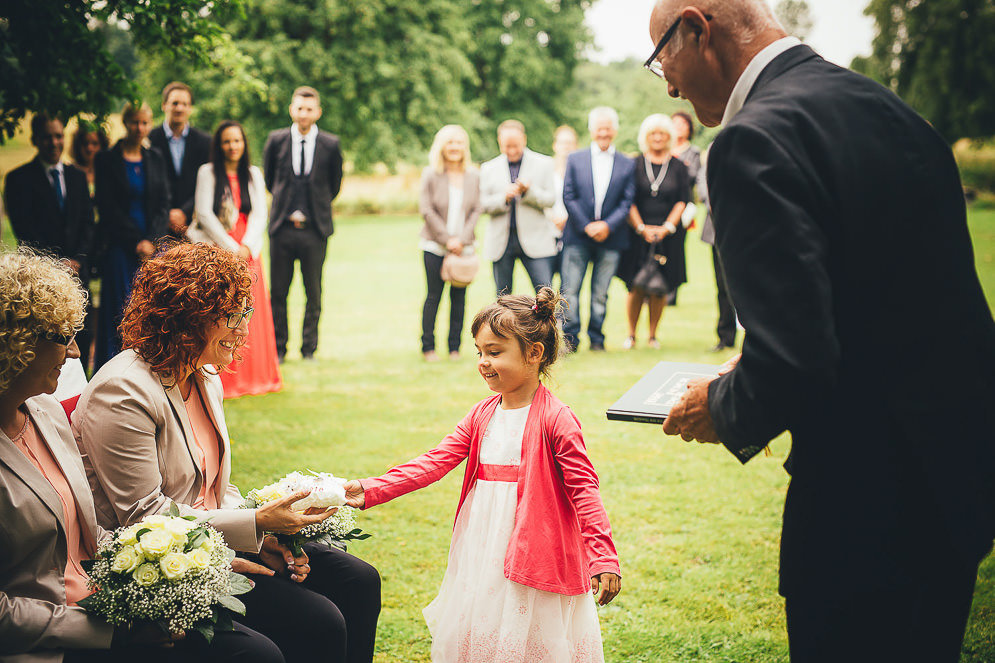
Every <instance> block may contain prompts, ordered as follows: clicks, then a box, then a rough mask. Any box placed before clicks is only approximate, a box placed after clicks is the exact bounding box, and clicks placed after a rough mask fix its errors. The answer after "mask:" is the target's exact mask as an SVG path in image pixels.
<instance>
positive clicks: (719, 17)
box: [649, 0, 787, 127]
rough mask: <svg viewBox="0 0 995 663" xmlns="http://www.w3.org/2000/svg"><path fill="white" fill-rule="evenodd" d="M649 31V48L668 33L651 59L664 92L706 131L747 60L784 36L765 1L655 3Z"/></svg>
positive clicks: (717, 119)
mask: <svg viewBox="0 0 995 663" xmlns="http://www.w3.org/2000/svg"><path fill="white" fill-rule="evenodd" d="M649 27H650V38H651V39H652V40H653V43H654V44H659V43H660V41H661V39H662V38H663V36H664V35H665V34H667V33H668V31H671V29H673V30H672V32H671V36H670V37H669V39H668V40H667V41H666V43H665V45H664V46H663V48H661V49H660V52H659V54H658V55H657V61H658V62H659V64H660V66H661V68H662V69H663V74H664V78H666V81H667V91H668V92H669V93H670V96H672V97H682V98H685V99H687V100H689V101H690V102H691V104H692V105H693V106H694V109H695V112H696V113H697V115H698V119H699V120H700V121H701V123H702V124H704V125H705V126H709V127H712V126H716V125H718V124H719V122H720V121H721V120H722V114H723V111H724V110H725V106H726V102H727V101H728V100H729V95H730V94H731V93H732V89H733V87H734V86H735V85H736V81H737V80H739V76H740V75H741V74H742V73H743V70H744V69H746V66H747V65H748V64H749V63H750V60H752V59H753V56H755V55H756V54H757V53H759V52H760V51H761V50H763V49H764V48H765V47H766V46H768V45H769V44H771V43H772V42H774V41H776V40H778V39H780V38H781V37H785V36H787V34H786V33H785V32H784V29H783V28H781V26H780V24H779V23H778V22H777V19H776V18H774V14H773V12H772V10H771V8H770V6H769V5H768V4H767V2H766V0H658V1H657V3H656V6H655V7H654V8H653V13H652V14H651V15H650V26H649Z"/></svg>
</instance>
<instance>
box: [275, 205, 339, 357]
mask: <svg viewBox="0 0 995 663" xmlns="http://www.w3.org/2000/svg"><path fill="white" fill-rule="evenodd" d="M327 247H328V240H327V239H326V238H323V237H321V236H320V235H319V234H318V232H317V231H316V230H315V229H314V226H307V227H305V228H301V229H297V228H294V226H293V225H292V224H290V223H286V224H284V225H282V226H280V228H279V229H277V231H276V234H274V235H270V241H269V270H270V271H269V273H270V304H271V306H272V308H273V327H274V331H275V335H276V352H277V354H278V355H279V356H280V357H283V356H284V355H285V354H287V295H288V294H289V293H290V284H291V282H292V281H293V279H294V263H295V262H297V261H300V263H301V278H302V279H303V281H304V295H305V298H306V303H305V305H304V328H303V331H302V333H301V354H302V355H304V356H305V357H306V356H309V355H313V354H314V351H315V350H316V349H317V348H318V320H319V319H320V318H321V271H322V268H323V267H324V265H325V250H326V249H327Z"/></svg>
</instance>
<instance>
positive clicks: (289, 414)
mask: <svg viewBox="0 0 995 663" xmlns="http://www.w3.org/2000/svg"><path fill="white" fill-rule="evenodd" d="M970 220H971V225H972V234H973V237H974V240H975V252H976V256H977V262H978V268H979V273H980V274H981V277H982V280H983V283H984V284H985V287H986V290H987V294H988V298H989V302H995V257H993V256H995V211H991V210H974V211H972V214H971V219H970ZM482 226H483V224H482ZM419 227H420V222H419V220H418V219H417V218H415V217H411V216H383V217H372V216H367V217H339V218H338V219H337V220H336V229H337V230H336V234H335V236H334V237H333V238H332V239H331V241H330V243H329V253H328V260H327V263H326V266H325V274H324V283H325V294H324V304H325V308H324V313H323V316H322V320H321V329H320V338H321V340H320V347H319V349H318V358H319V361H317V362H313V363H311V362H302V361H300V360H299V358H298V357H299V355H298V354H297V348H298V347H299V336H298V335H299V328H300V319H301V315H302V298H303V295H302V291H301V289H300V284H299V282H298V283H295V285H294V290H293V291H292V301H291V320H292V321H293V322H292V325H291V329H292V334H295V335H294V336H292V339H291V351H290V355H289V356H288V362H287V363H286V364H284V367H283V368H284V380H285V387H284V389H283V391H282V392H280V393H277V394H270V395H266V396H258V397H243V398H241V399H236V400H233V401H229V402H228V403H227V404H226V410H227V417H228V425H229V428H230V430H231V434H232V439H233V448H234V477H233V479H234V481H235V483H237V484H238V485H239V486H240V487H241V488H242V489H243V491H244V490H247V489H249V488H252V487H257V486H260V485H262V484H264V483H268V482H270V481H271V480H273V479H275V478H277V477H279V476H282V475H283V474H284V473H286V472H288V471H290V470H294V469H301V468H311V469H315V470H323V471H331V472H334V473H335V474H336V475H339V476H347V477H362V476H369V475H375V474H379V473H381V472H383V471H384V470H386V469H387V468H389V467H390V466H392V465H394V464H396V463H399V462H402V461H404V460H407V459H408V458H410V457H412V456H414V455H416V454H418V453H420V452H422V451H424V450H426V449H428V448H430V447H431V446H433V445H434V444H435V443H436V442H437V441H438V440H439V439H440V438H441V437H442V436H443V435H445V434H446V433H448V432H449V431H450V430H451V429H452V428H453V427H454V425H455V424H456V423H457V422H458V421H459V419H460V418H461V417H462V416H463V415H464V414H465V413H466V412H467V410H469V409H470V407H471V406H472V405H473V404H474V403H475V402H476V401H478V400H479V399H481V398H484V397H486V396H487V395H488V394H489V392H488V390H487V389H486V387H485V385H484V384H483V381H482V380H481V379H480V377H479V376H478V375H477V373H476V370H475V364H474V357H473V346H472V339H470V338H469V337H468V336H467V337H465V339H464V355H463V358H461V359H460V360H458V361H445V362H440V363H438V364H425V363H424V362H423V361H422V359H421V355H420V352H419V349H420V348H419V340H418V339H419V335H420V329H419V327H420V309H421V304H422V301H423V297H424V288H425V286H424V274H423V268H422V265H421V257H420V254H419V252H418V250H417V248H416V244H417V232H418V229H419ZM3 237H4V239H5V241H7V242H9V241H10V234H9V228H6V227H5V228H4V230H3ZM687 247H688V254H689V257H688V260H689V270H690V283H689V284H688V285H686V286H684V287H683V288H682V289H681V292H680V300H679V305H678V306H677V307H675V308H673V309H670V310H668V311H667V312H666V313H665V316H664V320H663V322H662V324H661V332H662V333H661V334H660V335H659V336H660V339H661V342H662V344H663V348H662V349H661V350H658V351H652V350H648V349H645V337H646V333H645V330H641V332H640V337H639V343H640V346H639V349H637V350H634V351H631V352H623V351H621V350H620V347H621V342H622V339H623V337H624V334H625V332H624V318H623V308H622V304H623V297H624V288H623V287H622V286H621V284H620V283H618V282H616V283H614V284H613V285H612V290H611V293H610V299H609V311H608V319H607V323H606V332H607V345H608V349H609V352H607V353H603V354H592V353H589V352H586V351H584V350H582V351H581V352H580V353H578V354H577V355H575V356H572V357H570V358H569V359H567V360H565V361H564V362H562V364H560V365H558V366H557V367H556V369H555V371H554V379H553V381H552V382H551V383H550V387H551V388H552V389H553V391H554V392H555V393H556V394H557V395H558V396H559V397H560V398H561V399H562V400H563V401H564V402H566V403H568V404H569V405H571V406H572V407H573V409H574V411H575V412H576V413H577V415H578V417H579V418H580V420H581V422H582V423H583V425H584V431H585V439H586V441H587V445H588V449H589V452H590V455H591V457H592V459H593V461H594V463H595V465H596V467H597V468H598V471H599V473H600V476H601V482H602V495H603V498H604V501H605V504H606V507H607V509H608V513H609V516H610V518H611V520H612V525H613V529H614V533H615V539H616V543H617V545H618V549H619V554H620V556H621V561H622V568H623V590H622V593H621V595H620V596H619V597H618V598H617V599H616V600H615V602H614V603H612V604H611V605H610V606H608V607H606V608H602V609H600V617H601V625H602V632H603V635H604V641H605V653H606V657H607V659H608V660H609V661H613V662H617V663H621V662H626V663H630V662H639V661H643V662H661V661H668V662H669V661H682V662H684V661H688V662H690V661H708V662H716V663H718V662H731V661H735V662H737V663H748V662H757V663H760V662H763V663H774V662H778V661H787V642H786V637H785V627H784V617H783V605H782V601H781V599H780V598H779V597H778V596H777V592H776V585H777V552H778V537H779V529H780V514H781V506H782V503H783V500H784V494H785V489H786V487H787V483H788V476H787V475H786V474H785V472H784V471H783V469H782V468H781V462H782V461H783V459H784V457H785V456H786V455H787V452H788V449H789V444H790V441H789V439H788V438H787V436H782V437H781V438H779V439H778V440H776V441H775V442H774V443H773V444H772V449H773V451H774V455H773V456H772V457H770V458H764V457H758V458H756V459H754V460H753V461H751V462H750V463H749V464H748V465H747V466H746V467H743V466H741V465H740V463H739V462H738V461H737V460H735V459H734V458H733V456H732V455H731V454H729V453H728V452H726V451H725V450H724V449H723V448H721V447H716V446H699V445H697V444H691V445H689V444H685V443H684V442H682V441H681V440H680V439H678V438H667V437H665V436H664V435H663V434H662V433H661V431H660V429H659V428H658V427H655V426H645V425H637V424H622V423H616V422H609V421H607V420H606V419H605V415H604V411H605V408H606V407H607V406H608V405H610V404H611V403H612V402H613V401H614V399H615V398H616V397H617V396H618V395H619V394H621V393H622V392H623V391H625V389H627V388H628V387H629V386H630V385H631V384H632V383H633V382H634V381H635V380H636V379H637V378H638V377H639V376H641V375H642V374H643V373H645V372H646V370H648V368H649V367H650V366H651V365H652V364H653V363H655V362H656V361H659V360H661V359H670V360H677V361H692V362H717V361H718V360H720V359H722V358H724V357H716V356H714V355H710V354H707V353H706V352H705V349H706V348H708V347H710V346H711V345H713V344H714V343H715V341H716V339H715V336H714V331H713V330H714V324H715V315H716V311H715V303H714V291H715V290H714V281H713V276H712V272H711V266H710V259H709V255H708V253H707V250H706V249H707V247H705V246H704V245H703V244H702V243H701V242H700V241H699V240H698V234H697V232H692V234H691V236H689V238H688V244H687ZM519 269H520V268H519ZM492 285H493V281H492V279H491V277H490V274H489V272H488V271H487V270H484V271H483V272H482V273H481V276H480V277H479V280H478V282H476V283H474V284H473V285H471V286H470V289H469V295H468V305H467V308H468V317H469V316H470V315H472V314H473V312H475V311H476V310H478V309H479V308H480V307H481V306H483V305H484V304H486V303H488V302H489V301H491V299H492V298H493V292H492ZM516 285H517V287H516V290H517V291H519V292H525V291H526V290H527V279H526V276H525V274H524V272H522V271H521V269H520V271H519V273H518V274H516ZM582 298H583V297H582ZM446 310H447V304H446V303H445V302H444V304H443V310H442V311H441V312H440V320H439V327H438V328H439V330H440V335H439V339H440V341H441V339H442V338H443V334H444V331H441V330H444V329H445V326H446V313H445V311H446ZM927 313H928V312H927ZM584 317H585V319H586V312H585V313H584ZM461 476H462V471H461V470H457V471H455V472H453V473H451V474H450V476H448V477H446V478H445V479H444V480H443V481H441V482H439V483H438V484H436V485H434V486H432V487H429V488H427V489H425V490H423V491H420V492H418V493H415V494H412V495H410V496H407V497H405V498H403V499H401V500H398V501H396V502H394V503H391V504H388V505H385V506H382V507H380V508H377V509H373V510H371V511H368V512H364V513H363V514H361V516H360V524H361V526H362V527H363V528H364V529H365V530H366V531H368V532H370V533H372V534H373V535H374V536H373V538H371V539H369V540H367V541H362V542H354V543H353V544H351V546H350V550H351V551H352V552H354V553H356V554H358V555H360V556H361V557H363V558H365V559H367V560H368V561H370V562H371V563H373V564H374V565H376V566H377V568H379V569H380V572H381V574H382V576H383V580H384V590H383V601H384V606H383V613H382V615H381V619H380V631H379V638H378V653H377V659H376V660H377V661H379V662H387V661H401V662H407V661H428V660H429V647H430V643H429V637H428V631H427V629H426V627H425V624H424V621H423V620H422V617H421V609H422V608H423V607H424V606H425V605H427V604H428V603H429V601H430V600H431V599H432V597H433V596H434V595H435V592H436V590H437V589H438V585H439V582H440V581H441V579H442V574H443V571H444V569H445V563H446V555H447V550H448V543H449V536H450V533H451V529H452V522H453V516H454V511H455V507H456V502H457V498H458V495H459V486H460V480H461ZM993 613H995V560H993V559H992V558H989V559H988V560H986V561H985V563H984V565H983V567H982V573H981V576H980V579H979V584H978V589H977V592H976V595H975V605H974V610H973V613H972V617H971V623H970V627H969V631H968V635H967V639H966V641H965V647H964V655H963V658H962V660H963V661H965V662H968V661H969V662H972V663H984V662H988V663H990V662H991V661H995V614H993Z"/></svg>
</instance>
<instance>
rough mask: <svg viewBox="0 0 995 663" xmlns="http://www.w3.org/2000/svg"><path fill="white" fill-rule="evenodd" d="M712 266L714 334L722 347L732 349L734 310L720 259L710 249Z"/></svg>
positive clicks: (717, 253)
mask: <svg viewBox="0 0 995 663" xmlns="http://www.w3.org/2000/svg"><path fill="white" fill-rule="evenodd" d="M712 265H714V267H715V286H716V288H717V289H718V295H717V296H716V299H718V303H719V322H718V324H717V325H716V326H715V332H716V333H717V334H718V335H719V342H720V343H722V345H728V346H729V347H732V346H734V345H736V308H735V307H734V306H733V305H732V299H731V298H730V297H729V286H728V285H727V284H726V272H725V269H724V268H723V267H722V259H721V258H720V257H719V252H718V251H717V250H716V249H715V247H714V246H713V247H712Z"/></svg>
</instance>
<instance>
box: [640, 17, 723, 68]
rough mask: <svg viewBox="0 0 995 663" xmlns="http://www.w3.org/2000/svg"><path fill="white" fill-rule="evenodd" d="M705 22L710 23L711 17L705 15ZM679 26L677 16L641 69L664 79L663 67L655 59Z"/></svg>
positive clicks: (679, 22) (679, 18) (679, 20)
mask: <svg viewBox="0 0 995 663" xmlns="http://www.w3.org/2000/svg"><path fill="white" fill-rule="evenodd" d="M705 20H708V21H711V20H712V17H711V15H710V14H705ZM680 24H681V17H680V16H678V17H677V20H676V21H674V22H673V23H671V24H670V27H669V28H667V31H666V32H664V33H663V36H662V37H660V41H658V42H656V48H654V49H653V54H652V55H650V56H649V57H648V58H647V59H646V62H644V63H643V67H644V68H645V69H648V70H650V71H651V72H653V73H654V74H656V75H657V76H659V77H660V78H663V77H664V76H663V66H662V65H661V64H660V63H659V62H658V61H657V59H656V58H657V56H658V55H660V51H662V50H663V47H664V46H666V45H667V44H668V43H669V42H670V40H671V39H673V38H674V33H675V32H677V26H678V25H680Z"/></svg>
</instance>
